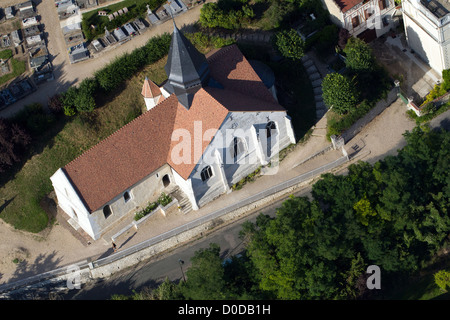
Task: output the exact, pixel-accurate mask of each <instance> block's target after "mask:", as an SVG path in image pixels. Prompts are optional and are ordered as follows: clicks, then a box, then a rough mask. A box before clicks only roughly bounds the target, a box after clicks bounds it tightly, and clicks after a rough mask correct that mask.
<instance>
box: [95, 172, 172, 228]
mask: <svg viewBox="0 0 450 320" xmlns="http://www.w3.org/2000/svg"><path fill="white" fill-rule="evenodd" d="M166 174H167V175H168V176H169V179H170V182H171V183H172V184H173V182H174V178H173V176H172V171H171V169H170V166H169V165H167V164H166V165H164V166H162V167H161V168H159V169H158V170H156V171H155V172H153V173H151V174H150V175H148V176H147V177H146V178H144V179H142V180H141V181H139V182H138V183H137V184H135V185H134V186H132V187H130V188H129V189H127V190H123V192H122V193H121V194H119V195H117V196H116V197H115V198H114V199H112V200H111V201H109V202H108V203H106V204H105V205H109V206H110V208H111V212H112V214H111V215H110V216H109V217H107V218H105V215H104V214H103V207H102V208H100V209H99V210H96V211H94V212H92V214H91V215H90V216H91V224H92V226H93V228H94V230H95V231H96V234H97V235H100V234H103V233H105V232H106V231H108V230H109V229H110V228H111V227H113V226H114V225H115V224H116V223H117V222H119V221H120V220H121V219H123V218H124V217H126V216H129V214H133V213H135V212H137V211H139V210H141V209H143V208H145V207H146V206H147V204H148V203H149V202H152V201H155V200H156V199H157V198H158V197H159V196H160V195H161V192H163V191H165V187H164V184H163V181H162V179H163V177H164V176H165V175H166ZM168 187H170V185H169V186H168ZM125 192H128V193H129V195H130V199H129V200H128V201H125V198H124V193H125Z"/></svg>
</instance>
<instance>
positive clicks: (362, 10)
mask: <svg viewBox="0 0 450 320" xmlns="http://www.w3.org/2000/svg"><path fill="white" fill-rule="evenodd" d="M322 4H323V5H324V7H325V8H327V9H328V11H329V12H330V19H331V21H332V22H333V23H334V24H336V25H338V26H339V27H341V28H345V29H347V30H348V31H349V32H350V34H351V35H352V36H355V37H356V36H359V37H364V38H367V39H375V38H377V37H379V36H381V35H383V34H385V33H386V32H388V31H389V30H390V29H391V28H393V27H394V26H395V24H396V19H395V18H394V16H395V13H396V8H395V2H394V0H322Z"/></svg>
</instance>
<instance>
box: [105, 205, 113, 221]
mask: <svg viewBox="0 0 450 320" xmlns="http://www.w3.org/2000/svg"><path fill="white" fill-rule="evenodd" d="M111 214H112V211H111V207H110V206H109V204H107V205H106V206H104V207H103V215H104V216H105V219H106V218H108V217H109V216H110V215H111Z"/></svg>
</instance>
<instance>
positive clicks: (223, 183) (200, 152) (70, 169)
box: [51, 26, 295, 240]
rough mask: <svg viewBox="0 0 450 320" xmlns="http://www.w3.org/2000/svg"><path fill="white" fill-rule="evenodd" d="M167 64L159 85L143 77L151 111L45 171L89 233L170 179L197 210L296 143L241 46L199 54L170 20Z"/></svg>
mask: <svg viewBox="0 0 450 320" xmlns="http://www.w3.org/2000/svg"><path fill="white" fill-rule="evenodd" d="M165 70H166V73H167V75H168V80H167V81H166V82H165V83H164V84H163V85H162V86H157V85H156V84H154V83H153V82H150V81H149V80H148V79H146V81H145V82H144V85H143V89H142V95H143V96H144V99H145V101H146V105H147V108H148V111H147V112H145V113H144V114H142V115H141V116H139V117H138V118H136V119H135V120H133V121H132V122H130V123H128V124H127V125H125V126H124V127H122V128H121V129H119V130H118V131H117V132H115V133H113V134H112V135H111V136H109V137H108V138H106V139H105V140H103V141H102V142H100V143H99V144H97V145H96V146H94V147H92V148H91V149H89V150H88V151H86V152H85V153H84V154H82V155H81V156H79V157H78V158H76V159H75V160H73V161H72V162H70V163H69V164H67V165H66V166H64V167H63V168H60V169H59V170H58V171H57V172H56V173H55V174H54V175H53V176H52V177H51V181H52V183H53V187H54V189H55V193H56V195H57V199H58V205H59V207H60V208H61V209H62V210H64V211H65V212H66V213H67V214H68V215H69V216H70V218H71V219H72V221H75V222H76V223H77V224H78V225H79V226H80V227H81V228H83V230H84V231H86V233H87V234H89V235H90V236H91V237H92V238H93V239H94V240H96V239H99V238H100V237H101V236H102V235H103V234H104V233H105V232H107V231H108V230H110V228H111V227H112V226H113V225H114V224H115V223H117V222H118V221H119V220H120V219H122V218H123V217H125V216H128V215H133V214H134V213H135V212H137V211H138V210H140V209H142V208H143V207H145V206H146V205H147V204H148V203H149V202H150V201H155V200H156V198H157V197H158V196H159V195H160V194H161V192H163V191H164V192H166V193H169V192H170V190H173V188H174V187H177V188H178V189H179V190H181V194H182V195H183V197H184V198H185V199H188V201H189V203H190V206H191V208H192V209H193V210H198V209H199V207H201V206H203V205H205V204H206V203H208V202H210V201H212V200H214V199H215V198H217V197H218V196H220V195H221V194H223V193H226V192H229V191H230V188H231V186H232V185H233V184H235V183H236V182H238V181H240V180H241V179H242V178H244V177H246V176H247V175H248V174H250V173H252V172H254V171H255V170H256V169H257V168H258V167H260V166H261V165H265V164H267V163H268V162H269V161H271V159H272V158H273V157H274V155H276V154H277V151H278V150H281V149H283V148H285V147H286V146H288V145H289V144H291V143H295V137H294V132H293V129H292V125H291V121H290V118H289V117H288V116H287V113H286V110H285V109H284V108H283V107H281V106H280V105H279V104H278V103H277V101H276V99H274V97H273V95H272V93H271V91H269V89H268V88H267V87H266V85H265V84H264V83H263V82H262V81H261V78H260V77H259V76H258V74H257V73H256V72H255V70H254V69H253V68H252V66H251V65H250V63H249V62H248V61H247V59H246V58H245V57H244V56H243V55H242V53H241V52H240V50H239V49H238V47H237V46H235V45H232V46H228V47H225V48H222V49H219V50H215V51H213V52H210V53H209V54H208V55H207V56H204V55H203V54H201V53H200V52H198V51H197V50H196V49H195V47H194V46H193V45H192V44H191V43H190V42H189V41H188V40H187V39H186V38H185V37H184V35H183V34H182V33H181V32H180V31H179V30H178V29H177V27H176V26H174V33H173V36H172V43H171V47H170V51H169V56H168V61H167V64H166V67H165ZM150 100H151V101H150Z"/></svg>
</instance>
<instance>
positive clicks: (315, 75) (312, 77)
mask: <svg viewBox="0 0 450 320" xmlns="http://www.w3.org/2000/svg"><path fill="white" fill-rule="evenodd" d="M309 79H310V80H311V81H314V80H318V79H320V74H319V73H318V72H316V73H313V74H310V75H309Z"/></svg>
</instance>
